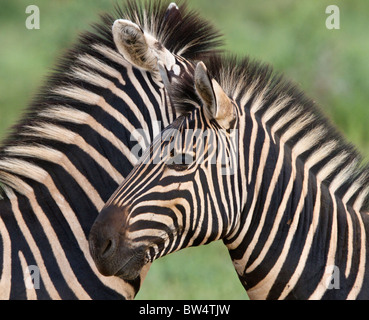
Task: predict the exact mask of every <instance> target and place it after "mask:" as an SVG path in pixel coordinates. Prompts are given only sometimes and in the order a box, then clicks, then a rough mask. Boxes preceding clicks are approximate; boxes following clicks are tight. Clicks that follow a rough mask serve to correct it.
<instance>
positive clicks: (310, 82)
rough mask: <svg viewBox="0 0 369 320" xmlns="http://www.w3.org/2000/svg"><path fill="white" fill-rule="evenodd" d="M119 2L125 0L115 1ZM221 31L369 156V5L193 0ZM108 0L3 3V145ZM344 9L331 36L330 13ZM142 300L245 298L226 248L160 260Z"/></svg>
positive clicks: (324, 0)
mask: <svg viewBox="0 0 369 320" xmlns="http://www.w3.org/2000/svg"><path fill="white" fill-rule="evenodd" d="M117 2H118V3H119V1H117ZM188 3H189V7H190V8H193V9H197V10H198V11H199V12H200V13H201V15H202V16H203V17H206V18H207V19H209V20H210V21H212V22H213V23H214V24H215V25H216V26H217V27H218V28H219V29H220V30H222V32H223V34H224V35H225V39H226V46H225V48H226V49H228V50H230V51H232V52H234V53H237V54H239V55H249V56H251V57H253V58H256V59H259V60H262V61H264V62H268V63H270V64H272V65H273V66H274V67H275V69H276V70H278V71H281V72H284V73H285V75H286V76H287V77H288V78H291V79H293V80H294V81H295V82H296V83H297V84H298V85H299V86H300V87H301V88H302V89H303V90H304V91H305V92H306V93H307V95H308V96H310V97H311V98H313V99H314V100H315V101H316V102H317V103H318V104H319V105H320V106H321V108H322V110H323V112H324V113H325V114H326V115H327V116H328V117H329V118H330V119H331V120H332V122H333V123H334V124H336V126H337V127H338V128H339V130H340V131H341V132H342V133H343V134H344V136H346V138H347V139H348V141H350V142H352V143H353V144H355V145H356V146H357V148H358V149H359V150H360V151H361V153H362V154H363V156H364V157H365V158H366V159H369V157H368V155H369V128H368V125H369V81H368V78H369V63H368V56H369V36H368V31H369V21H368V12H369V1H367V0H339V1H338V0H333V1H331V0H329V1H328V0H320V1H313V0H303V1H296V0H261V1H251V0H248V1H247V0H227V1H225V0H189V1H188ZM30 4H35V5H37V6H38V7H39V8H40V12H41V23H40V27H41V28H40V30H28V29H26V27H25V20H26V18H27V15H26V13H25V9H26V7H27V6H28V5H30ZM114 4H115V1H111V0H78V1H76V0H73V1H72V0H51V1H50V0H32V1H28V0H2V1H1V3H0V139H2V138H3V137H4V136H5V135H6V132H7V129H8V128H9V126H11V125H12V124H14V123H15V121H16V120H17V119H19V117H20V116H21V113H22V110H23V109H24V108H25V107H26V106H27V103H28V102H29V101H30V100H31V98H32V97H33V96H34V95H35V94H36V93H37V90H38V88H39V87H40V85H41V84H42V83H43V80H44V79H45V76H46V75H47V74H48V72H49V71H50V69H51V68H52V67H53V65H54V63H55V61H56V59H57V57H60V56H61V55H62V54H63V52H64V50H66V49H67V48H68V47H70V45H71V44H72V43H73V41H75V40H76V36H77V34H78V33H80V32H82V31H84V30H86V29H90V27H89V25H90V23H92V22H94V21H96V20H97V19H98V17H97V16H98V13H100V12H103V11H110V10H111V9H112V8H113V6H114ZM331 4H336V5H338V6H339V8H340V27H341V28H340V29H339V30H328V29H327V28H326V27H325V20H326V18H327V17H328V15H327V14H326V13H325V9H326V7H327V6H328V5H331ZM137 298H138V299H245V298H247V295H246V294H245V292H244V290H243V288H242V286H241V284H240V283H239V281H238V278H237V275H236V272H235V271H234V269H233V266H232V263H231V261H230V259H229V257H228V252H227V250H226V249H225V248H224V246H223V245H222V243H221V242H218V243H214V244H210V245H207V246H204V247H200V248H189V249H186V250H183V251H181V252H178V253H174V254H171V255H169V256H167V257H165V258H162V259H159V260H158V261H155V262H154V264H153V265H152V267H151V269H150V271H149V274H148V276H147V278H146V280H145V282H144V284H143V286H142V289H141V291H140V292H139V294H138V296H137Z"/></svg>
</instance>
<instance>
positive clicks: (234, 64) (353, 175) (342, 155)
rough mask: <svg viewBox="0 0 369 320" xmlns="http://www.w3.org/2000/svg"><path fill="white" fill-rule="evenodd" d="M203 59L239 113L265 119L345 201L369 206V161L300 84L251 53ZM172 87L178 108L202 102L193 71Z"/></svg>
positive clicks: (188, 108) (274, 134)
mask: <svg viewBox="0 0 369 320" xmlns="http://www.w3.org/2000/svg"><path fill="white" fill-rule="evenodd" d="M204 63H205V65H206V67H207V69H208V72H209V75H210V76H211V77H212V78H214V79H215V80H216V81H217V82H218V83H219V84H220V86H221V87H222V88H223V90H224V91H225V93H226V94H227V95H228V96H229V97H230V98H232V99H234V100H235V101H237V102H238V104H239V106H240V109H241V110H239V112H240V114H245V113H250V114H254V115H255V117H256V118H258V119H260V121H261V123H262V124H263V125H264V126H265V127H266V128H267V129H268V130H269V132H270V134H271V138H272V139H273V140H274V141H279V142H280V143H281V144H282V143H283V144H284V145H286V146H287V147H290V149H291V150H292V152H295V153H296V154H297V155H298V158H299V159H301V160H302V161H304V163H305V166H307V165H308V166H309V170H310V172H312V173H313V174H314V175H315V176H316V177H317V178H318V179H320V180H321V183H322V184H325V185H326V186H327V187H328V188H329V189H330V190H331V191H332V190H334V193H335V194H336V195H337V196H339V197H340V198H341V199H343V201H344V203H346V204H350V205H352V206H353V208H354V209H357V210H363V211H369V166H368V165H367V164H363V158H362V157H361V155H360V154H359V153H358V152H357V150H356V148H355V147H354V146H353V145H351V144H350V143H348V142H347V141H346V140H345V139H344V138H343V136H342V134H341V133H340V132H339V131H338V130H337V129H336V128H335V127H334V126H333V125H332V124H331V122H330V121H329V120H328V118H327V117H326V116H325V115H324V114H323V113H322V112H321V110H320V109H319V108H318V106H317V105H316V104H315V102H314V101H313V100H311V99H309V98H308V97H307V96H306V95H305V93H304V92H303V91H302V90H301V89H299V88H298V87H297V85H296V84H294V83H292V82H291V81H289V80H287V79H285V78H284V76H283V75H281V74H279V73H277V72H275V71H273V69H272V67H271V66H269V65H267V64H262V63H260V62H258V61H255V60H251V59H250V58H248V57H246V58H242V59H241V58H238V57H235V56H224V55H218V54H215V55H212V56H210V57H208V59H207V60H206V61H204ZM170 89H171V90H170V91H169V93H170V95H171V100H172V102H173V105H174V107H175V108H176V110H177V112H179V113H182V114H184V113H187V112H191V110H193V109H194V108H195V107H196V106H198V105H199V104H200V103H201V100H200V98H199V96H198V95H197V93H196V91H195V88H194V83H193V79H190V77H189V76H188V75H187V78H185V79H183V81H182V82H181V83H179V84H178V85H177V86H176V87H173V88H170Z"/></svg>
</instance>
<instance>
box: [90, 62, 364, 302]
mask: <svg viewBox="0 0 369 320" xmlns="http://www.w3.org/2000/svg"><path fill="white" fill-rule="evenodd" d="M166 73H167V70H165V68H163V67H161V74H162V77H163V82H164V83H167V81H165V77H166ZM167 89H168V92H169V95H170V96H171V101H172V102H173V104H174V106H175V108H176V109H177V112H178V113H179V114H181V116H180V117H178V118H177V119H176V120H175V121H174V122H173V123H172V124H171V125H169V126H168V127H167V128H165V129H164V130H163V132H162V133H161V134H160V135H159V136H158V137H157V138H156V139H155V140H154V142H153V144H152V145H151V146H150V147H149V148H148V149H147V150H146V152H145V153H144V154H143V156H142V158H141V159H140V160H139V162H138V164H137V165H136V166H135V167H134V169H133V170H132V172H131V173H130V174H129V175H128V177H127V178H126V180H125V181H124V182H123V183H122V184H121V185H120V186H119V188H117V190H116V191H115V193H114V194H113V195H112V197H111V198H110V199H109V200H108V201H107V203H106V204H105V206H104V208H103V209H102V211H101V213H100V214H99V216H98V217H97V219H96V221H95V223H94V225H93V227H92V228H91V232H90V235H89V242H90V247H91V253H92V255H93V258H94V261H95V263H96V265H97V267H98V269H99V270H100V272H102V273H103V274H105V275H106V276H111V275H118V276H121V277H123V278H124V279H132V278H134V277H136V276H137V274H139V272H140V270H141V268H142V267H144V266H145V265H146V264H147V263H151V262H153V261H154V260H155V259H158V258H159V257H162V256H164V255H167V254H169V253H172V252H174V251H178V250H181V249H183V248H186V247H190V246H198V245H203V244H208V243H210V242H212V241H216V240H220V239H221V240H222V241H223V242H224V244H225V245H226V247H227V249H228V250H229V254H230V257H231V259H232V262H233V265H234V267H235V270H236V272H237V274H238V277H239V279H240V281H241V283H242V285H243V286H244V288H245V290H246V292H247V294H248V296H249V297H250V298H251V299H368V298H369V289H368V288H369V286H368V284H369V274H368V272H369V271H368V269H369V268H368V267H367V266H366V264H367V260H368V253H369V251H368V250H367V243H368V240H367V239H368V230H369V221H368V219H369V218H368V213H369V168H368V166H364V165H363V164H362V160H361V157H360V155H359V154H358V152H357V151H356V150H355V148H354V147H353V146H352V145H350V144H349V143H347V142H346V141H345V140H344V138H343V137H342V135H341V134H339V133H338V131H337V130H336V129H335V128H334V127H333V125H331V124H330V122H329V121H328V119H326V118H325V117H324V116H323V114H322V113H321V112H320V111H319V109H318V107H317V106H316V105H315V103H314V102H313V101H312V100H310V99H309V98H307V97H306V95H305V94H304V93H303V92H302V91H301V90H300V89H299V88H298V87H297V86H296V85H294V84H293V83H292V82H291V81H289V80H286V79H285V78H284V77H283V76H281V75H279V74H278V73H276V72H274V71H273V70H272V68H271V67H270V66H268V65H265V64H262V63H260V62H257V61H253V60H251V59H250V58H238V57H234V56H217V55H215V56H214V57H212V58H210V59H209V60H208V61H207V63H206V65H205V64H204V63H202V62H199V63H197V65H196V67H195V74H194V77H193V78H191V77H190V76H188V77H187V76H186V77H185V78H184V79H182V81H181V82H180V83H178V84H176V86H173V87H172V88H167ZM198 132H199V133H198Z"/></svg>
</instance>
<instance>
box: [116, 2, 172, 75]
mask: <svg viewBox="0 0 369 320" xmlns="http://www.w3.org/2000/svg"><path fill="white" fill-rule="evenodd" d="M173 10H174V9H173ZM112 31H113V39H114V42H115V45H116V47H117V49H118V51H119V52H120V53H121V54H122V55H123V57H124V58H125V59H126V60H127V61H128V62H129V63H131V64H132V65H134V66H135V67H137V68H140V69H144V70H146V71H150V72H159V69H158V65H157V62H158V60H161V61H163V63H164V64H165V66H166V67H167V68H168V70H170V69H171V68H173V66H174V65H175V64H176V59H175V57H174V56H173V54H172V53H171V52H170V51H169V50H167V49H166V48H165V47H164V46H163V45H162V44H161V43H160V42H159V41H158V40H157V39H155V38H154V37H153V36H151V35H150V34H148V33H146V32H145V31H144V30H142V28H140V27H139V26H138V25H137V24H135V23H133V22H132V21H129V20H124V19H118V20H116V21H115V22H114V24H113V29H112Z"/></svg>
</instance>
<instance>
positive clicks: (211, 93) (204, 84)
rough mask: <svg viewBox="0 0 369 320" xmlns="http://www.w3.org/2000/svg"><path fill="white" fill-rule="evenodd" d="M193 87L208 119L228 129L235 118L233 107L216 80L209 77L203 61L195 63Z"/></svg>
mask: <svg viewBox="0 0 369 320" xmlns="http://www.w3.org/2000/svg"><path fill="white" fill-rule="evenodd" d="M195 88H196V91H197V94H198V95H199V97H200V98H201V100H202V101H203V103H204V108H205V112H206V115H207V116H208V117H209V119H214V120H216V121H217V122H218V124H219V125H220V126H221V127H223V128H224V129H230V128H231V127H232V125H233V123H234V120H235V118H236V110H235V107H234V105H233V103H232V101H231V99H230V98H229V97H228V96H227V94H226V93H225V92H224V91H223V89H222V88H221V86H220V85H219V84H218V82H216V81H215V80H214V79H211V78H210V76H209V73H208V71H207V69H206V66H205V64H204V63H203V62H199V63H198V64H197V65H196V69H195Z"/></svg>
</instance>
